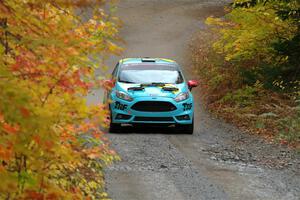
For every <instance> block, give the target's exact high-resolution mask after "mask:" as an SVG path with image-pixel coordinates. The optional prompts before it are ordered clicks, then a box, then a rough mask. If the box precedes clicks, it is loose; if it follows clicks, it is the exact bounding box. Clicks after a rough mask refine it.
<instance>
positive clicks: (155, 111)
mask: <svg viewBox="0 0 300 200" xmlns="http://www.w3.org/2000/svg"><path fill="white" fill-rule="evenodd" d="M110 82H111V84H112V89H111V90H109V91H108V92H107V94H106V95H105V99H104V102H106V103H107V104H108V105H109V109H110V118H111V120H110V121H111V122H110V130H109V131H110V132H120V130H121V126H122V124H155V125H175V126H176V127H177V128H180V130H181V131H182V132H183V133H187V134H192V133H193V130H194V102H193V95H192V93H191V90H192V88H193V87H196V86H197V85H198V83H197V81H194V80H190V81H188V82H186V81H185V79H184V77H183V75H182V72H181V69H180V66H179V65H178V64H177V63H176V62H175V61H172V60H169V59H162V58H127V59H122V60H120V61H119V62H118V64H117V65H116V67H115V69H114V70H113V72H112V80H110Z"/></svg>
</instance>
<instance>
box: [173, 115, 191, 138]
mask: <svg viewBox="0 0 300 200" xmlns="http://www.w3.org/2000/svg"><path fill="white" fill-rule="evenodd" d="M177 126H178V131H179V133H184V134H189V135H192V134H193V133H194V118H193V121H192V123H191V124H178V125H177Z"/></svg>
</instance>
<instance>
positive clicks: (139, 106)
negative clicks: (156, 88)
mask: <svg viewBox="0 0 300 200" xmlns="http://www.w3.org/2000/svg"><path fill="white" fill-rule="evenodd" d="M131 109H133V110H136V111H142V112H170V111H174V110H176V106H175V105H174V104H172V103H170V102H167V101H140V102H137V103H135V104H134V105H133V106H132V107H131Z"/></svg>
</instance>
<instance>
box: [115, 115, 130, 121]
mask: <svg viewBox="0 0 300 200" xmlns="http://www.w3.org/2000/svg"><path fill="white" fill-rule="evenodd" d="M130 118H131V115H123V114H117V116H116V119H123V120H128V119H130Z"/></svg>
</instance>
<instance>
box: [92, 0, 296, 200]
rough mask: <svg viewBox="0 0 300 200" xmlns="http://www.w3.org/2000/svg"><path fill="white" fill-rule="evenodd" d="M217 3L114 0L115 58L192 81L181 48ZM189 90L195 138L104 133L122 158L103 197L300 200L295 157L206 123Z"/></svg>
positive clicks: (146, 130) (154, 131)
mask: <svg viewBox="0 0 300 200" xmlns="http://www.w3.org/2000/svg"><path fill="white" fill-rule="evenodd" d="M224 4H225V2H224V1H217V0H121V1H120V4H119V6H118V15H119V17H120V18H121V19H122V20H123V22H124V26H123V28H122V30H121V37H122V38H123V39H124V41H125V43H126V44H125V45H124V47H125V49H126V50H125V52H124V54H123V55H122V57H144V56H149V57H164V58H170V59H174V60H176V61H178V62H179V63H180V64H181V65H182V66H183V69H184V71H185V75H186V76H187V77H188V78H193V74H192V73H191V72H190V68H191V67H190V62H189V51H188V45H189V43H190V41H191V37H192V35H193V34H195V33H196V31H197V30H199V29H205V25H204V20H205V17H208V16H210V15H214V14H218V13H222V6H223V5H224ZM118 59H119V58H113V59H112V60H111V63H114V64H115V63H116V62H117V60H118ZM194 93H195V96H196V100H195V103H196V106H195V107H196V108H195V132H194V135H183V134H175V131H174V130H172V129H166V130H163V129H149V128H147V127H145V128H144V129H140V130H135V129H130V128H128V129H127V130H124V133H121V134H109V135H108V137H109V138H110V140H111V142H112V146H113V148H114V149H115V150H116V151H117V152H118V153H119V154H120V156H121V157H122V161H121V162H118V163H116V164H114V165H113V166H111V167H109V168H108V169H106V172H105V174H106V175H105V177H106V181H107V189H108V193H109V195H110V197H111V198H112V199H114V200H136V199H138V200H152V199H153V200H154V199H155V200H157V199H162V200H189V199H192V200H200V199H243V200H247V199H249V200H250V199H251V200H252V199H263V200H266V199H272V200H273V199H289V200H297V199H299V197H300V188H299V187H300V176H299V156H297V155H296V154H295V153H294V152H292V151H290V150H289V149H287V148H284V147H278V146H276V145H272V144H268V143H266V142H264V141H263V140H261V139H258V138H257V137H256V136H249V135H245V134H242V133H240V132H239V131H237V130H235V128H234V127H231V126H230V125H228V124H225V123H222V122H220V121H219V120H216V119H214V118H212V117H211V116H210V115H209V114H207V113H206V112H205V109H203V108H202V104H201V100H200V97H199V96H198V95H197V93H198V91H197V90H195V91H194ZM100 96H101V95H100ZM95 99H97V98H95Z"/></svg>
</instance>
